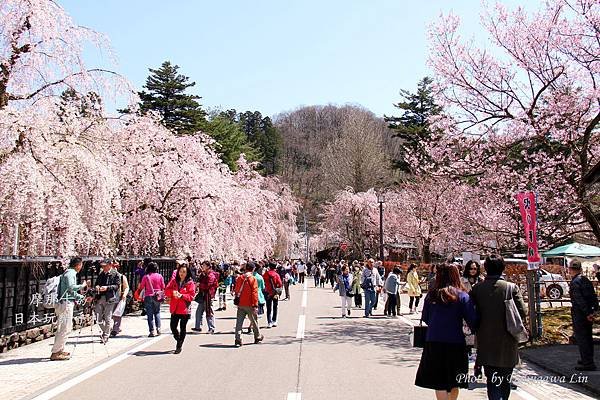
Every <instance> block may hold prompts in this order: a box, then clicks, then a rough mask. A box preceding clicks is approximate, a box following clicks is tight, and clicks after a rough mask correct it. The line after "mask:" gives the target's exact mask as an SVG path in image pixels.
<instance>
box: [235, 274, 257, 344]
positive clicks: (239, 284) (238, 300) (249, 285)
mask: <svg viewBox="0 0 600 400" xmlns="http://www.w3.org/2000/svg"><path fill="white" fill-rule="evenodd" d="M244 270H245V271H244V273H243V274H241V275H239V276H238V278H237V280H236V281H235V289H234V300H233V303H234V304H235V305H237V308H238V309H237V315H236V323H235V347H241V346H242V327H243V325H244V320H245V319H246V317H248V319H249V320H250V326H251V328H252V330H253V331H254V343H260V342H262V341H263V339H264V337H263V335H261V334H260V329H259V328H258V319H257V314H258V283H257V282H256V278H255V277H254V276H253V275H252V272H253V270H254V263H248V264H246V265H245V268H244Z"/></svg>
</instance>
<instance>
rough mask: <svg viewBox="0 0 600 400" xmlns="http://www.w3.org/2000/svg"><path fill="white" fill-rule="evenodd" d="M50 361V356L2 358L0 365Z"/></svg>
mask: <svg viewBox="0 0 600 400" xmlns="http://www.w3.org/2000/svg"><path fill="white" fill-rule="evenodd" d="M45 361H50V357H40V358H20V359H18V360H3V361H0V365H21V364H33V363H39V362H45Z"/></svg>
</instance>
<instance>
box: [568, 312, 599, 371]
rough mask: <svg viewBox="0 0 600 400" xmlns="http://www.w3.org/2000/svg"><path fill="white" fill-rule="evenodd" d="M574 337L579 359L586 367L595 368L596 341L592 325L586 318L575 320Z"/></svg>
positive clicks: (575, 317)
mask: <svg viewBox="0 0 600 400" xmlns="http://www.w3.org/2000/svg"><path fill="white" fill-rule="evenodd" d="M573 336H575V341H576V342H577V347H578V348H579V359H580V360H581V365H582V366H584V367H593V366H595V365H596V364H595V363H594V340H593V338H592V323H591V322H589V321H588V320H587V319H585V317H584V316H581V317H578V316H574V318H573Z"/></svg>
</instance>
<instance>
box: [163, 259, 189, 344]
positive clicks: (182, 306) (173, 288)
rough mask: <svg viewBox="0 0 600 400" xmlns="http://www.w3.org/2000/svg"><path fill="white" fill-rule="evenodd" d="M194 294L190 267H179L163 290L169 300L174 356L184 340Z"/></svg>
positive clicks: (183, 265) (185, 265)
mask: <svg viewBox="0 0 600 400" xmlns="http://www.w3.org/2000/svg"><path fill="white" fill-rule="evenodd" d="M195 294H196V285H195V284H194V280H193V279H192V273H191V271H190V267H189V266H188V264H181V265H179V267H178V268H177V273H176V274H175V277H174V278H173V279H171V280H170V281H169V284H168V285H167V288H166V289H165V296H166V297H168V298H169V299H170V302H169V309H170V311H171V332H172V333H173V337H174V338H175V341H176V342H177V347H176V348H175V354H179V353H181V347H182V346H183V341H184V340H185V334H186V329H187V323H188V321H189V320H190V315H191V314H192V310H191V305H192V300H194V295H195ZM177 325H179V330H178V329H177Z"/></svg>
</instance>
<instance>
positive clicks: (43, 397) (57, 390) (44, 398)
mask: <svg viewBox="0 0 600 400" xmlns="http://www.w3.org/2000/svg"><path fill="white" fill-rule="evenodd" d="M164 337H166V336H159V337H157V338H154V339H151V340H148V341H147V342H144V343H142V344H140V345H139V346H137V347H134V348H133V349H131V350H129V351H128V352H127V353H123V354H121V355H120V356H117V357H115V358H112V359H110V360H108V361H107V362H105V363H103V364H100V365H98V366H97V367H94V368H92V369H90V370H89V371H86V372H84V373H83V374H81V375H79V376H76V377H75V378H73V379H70V380H68V381H66V382H64V383H62V384H60V385H58V386H56V387H54V388H52V389H50V390H48V391H47V392H45V393H42V394H40V395H39V396H36V397H34V398H33V399H32V400H49V399H52V398H53V397H56V396H58V395H59V394H61V393H63V392H66V391H67V390H69V389H71V388H72V387H73V386H75V385H78V384H80V383H81V382H83V381H85V380H86V379H89V378H91V377H92V376H94V375H97V374H99V373H100V372H102V371H104V370H105V369H107V368H109V367H112V366H113V365H115V364H118V363H120V362H121V361H123V360H125V359H126V358H127V357H129V356H131V355H132V354H135V353H137V352H138V351H140V350H143V349H145V348H146V347H149V346H151V345H153V344H154V343H156V342H158V341H159V340H160V339H162V338H164Z"/></svg>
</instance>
